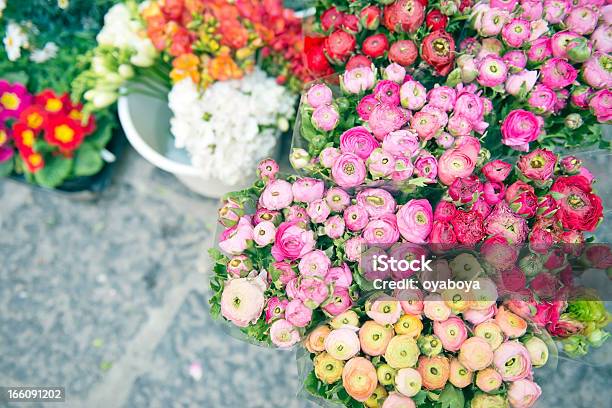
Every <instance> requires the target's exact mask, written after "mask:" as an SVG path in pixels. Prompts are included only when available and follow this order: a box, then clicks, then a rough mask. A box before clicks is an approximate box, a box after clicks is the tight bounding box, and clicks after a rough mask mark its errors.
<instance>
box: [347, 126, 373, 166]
mask: <svg viewBox="0 0 612 408" xmlns="http://www.w3.org/2000/svg"><path fill="white" fill-rule="evenodd" d="M377 147H379V143H378V141H377V140H376V139H375V138H374V136H372V134H371V133H370V131H369V130H368V129H367V128H365V127H364V126H357V127H354V128H351V129H349V130H347V131H345V132H344V133H342V135H341V136H340V151H341V152H342V153H354V154H356V155H357V156H359V157H360V158H362V159H363V160H366V159H367V158H368V157H369V156H370V153H372V150H374V149H376V148H377Z"/></svg>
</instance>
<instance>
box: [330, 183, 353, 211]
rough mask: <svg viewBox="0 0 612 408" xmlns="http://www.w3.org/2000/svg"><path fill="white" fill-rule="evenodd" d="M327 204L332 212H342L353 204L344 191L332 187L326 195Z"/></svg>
mask: <svg viewBox="0 0 612 408" xmlns="http://www.w3.org/2000/svg"><path fill="white" fill-rule="evenodd" d="M325 202H326V203H327V205H328V206H329V208H330V209H331V210H332V211H335V212H342V211H344V209H345V208H346V207H348V206H349V204H350V203H351V198H350V196H349V195H348V193H347V192H346V191H344V190H343V189H341V188H339V187H332V188H330V189H329V190H327V194H325Z"/></svg>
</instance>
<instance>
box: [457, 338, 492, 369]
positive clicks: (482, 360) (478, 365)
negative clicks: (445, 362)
mask: <svg viewBox="0 0 612 408" xmlns="http://www.w3.org/2000/svg"><path fill="white" fill-rule="evenodd" d="M493 358H494V354H493V350H492V349H491V346H490V345H489V343H487V342H486V341H485V340H484V339H481V338H480V337H470V338H469V339H467V340H466V341H464V342H463V344H462V345H461V348H460V350H459V362H460V363H461V364H462V365H463V366H464V367H465V368H467V369H468V370H471V371H478V370H484V369H485V368H487V367H488V366H489V365H491V363H492V362H493Z"/></svg>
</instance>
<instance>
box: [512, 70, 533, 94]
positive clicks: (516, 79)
mask: <svg viewBox="0 0 612 408" xmlns="http://www.w3.org/2000/svg"><path fill="white" fill-rule="evenodd" d="M537 80H538V72H537V71H528V70H523V71H521V72H520V73H518V74H514V75H510V76H509V77H508V79H506V86H505V87H506V92H508V93H509V94H510V95H514V96H517V95H518V94H519V93H520V92H525V93H528V92H529V91H531V89H532V88H533V86H534V85H535V83H536V81H537Z"/></svg>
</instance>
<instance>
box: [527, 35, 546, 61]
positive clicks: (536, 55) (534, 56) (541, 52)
mask: <svg viewBox="0 0 612 408" xmlns="http://www.w3.org/2000/svg"><path fill="white" fill-rule="evenodd" d="M551 55H552V48H551V42H550V38H548V37H540V38H538V39H537V40H535V41H533V42H532V43H531V48H529V51H527V58H528V59H529V61H531V62H542V61H544V60H545V59H547V58H548V57H550V56H551Z"/></svg>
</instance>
